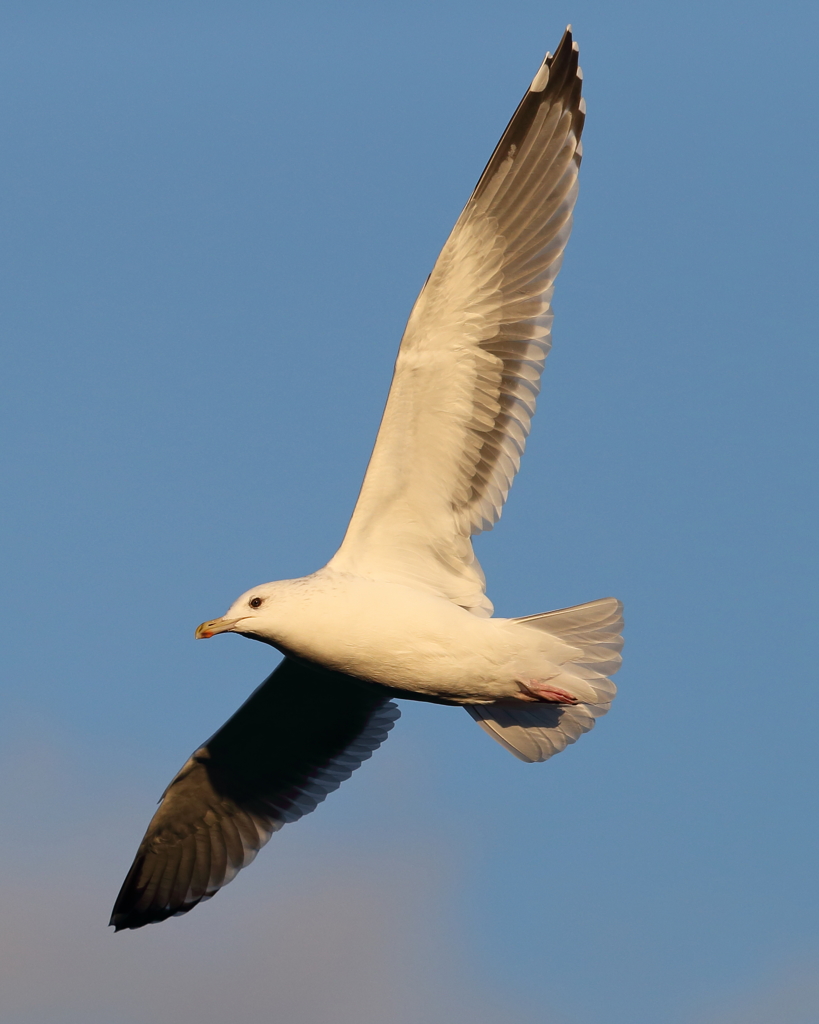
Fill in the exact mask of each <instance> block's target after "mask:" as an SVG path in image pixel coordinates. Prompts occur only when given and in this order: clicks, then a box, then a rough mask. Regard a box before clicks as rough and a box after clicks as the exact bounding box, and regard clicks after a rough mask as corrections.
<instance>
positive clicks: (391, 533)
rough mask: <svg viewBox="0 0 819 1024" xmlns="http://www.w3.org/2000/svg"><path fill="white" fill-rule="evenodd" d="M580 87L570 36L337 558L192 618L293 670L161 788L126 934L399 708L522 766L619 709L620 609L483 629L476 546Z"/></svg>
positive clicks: (537, 297) (353, 762)
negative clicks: (429, 710) (458, 710)
mask: <svg viewBox="0 0 819 1024" xmlns="http://www.w3.org/2000/svg"><path fill="white" fill-rule="evenodd" d="M581 85H582V73H581V71H580V68H579V67H578V48H577V44H576V43H575V42H573V40H572V32H571V26H569V28H568V29H567V30H566V32H565V34H564V35H563V38H562V39H561V41H560V45H559V46H558V48H557V50H556V51H555V53H554V55H552V54H549V53H547V54H546V57H545V59H544V61H543V63H542V64H541V66H540V68H539V69H538V72H537V74H536V75H535V77H534V79H533V80H532V83H531V85H530V86H529V88H528V90H527V91H526V94H525V96H524V97H523V99H522V100H521V102H520V104H519V106H518V108H517V110H516V111H515V113H514V115H513V117H512V119H511V121H510V122H509V125H508V126H507V128H506V131H505V132H504V133H503V136H502V137H501V140H500V142H499V143H498V145H497V147H496V148H495V151H494V153H493V154H492V156H491V158H490V160H489V163H488V164H487V165H486V169H485V170H484V172H483V174H482V175H481V177H480V180H479V181H478V184H477V185H476V187H475V190H474V192H473V193H472V195H471V196H470V198H469V201H468V202H467V204H466V207H465V208H464V210H463V212H462V213H461V215H460V217H459V218H458V221H457V223H456V224H455V227H454V228H453V230H452V233H451V234H450V236H449V238H448V239H447V242H446V244H445V245H444V247H443V249H442V251H441V253H440V255H439V257H438V259H437V261H436V263H435V266H434V268H433V270H432V273H431V274H430V275H429V277H428V278H427V281H426V283H425V285H424V287H423V288H422V289H421V294H420V295H419V296H418V299H417V300H416V302H415V305H414V307H413V309H412V312H411V313H410V317H409V320H408V322H407V326H406V329H405V331H404V336H403V338H402V340H401V345H400V348H399V351H398V358H397V360H396V364H395V372H394V375H393V379H392V384H391V386H390V392H389V396H388V399H387V405H386V408H385V411H384V416H383V419H382V421H381V426H380V428H379V431H378V436H377V438H376V442H375V448H374V449H373V453H372V457H371V459H370V463H369V465H368V467H367V472H366V475H365V477H364V483H363V485H362V487H361V491H360V494H359V497H358V501H357V503H356V506H355V509H354V511H353V515H352V519H351V520H350V524H349V526H348V528H347V532H346V534H345V536H344V540H343V542H342V544H341V547H340V548H339V550H338V552H337V553H336V554H335V555H334V556H333V558H332V559H331V560H330V562H329V563H328V564H327V565H326V566H324V568H323V569H319V570H318V571H317V572H314V573H313V574H312V575H311V576H305V577H303V578H301V579H295V580H280V581H278V582H275V583H264V584H262V585H261V586H257V587H253V588H252V589H250V590H248V591H247V592H246V593H244V594H242V596H241V597H240V598H238V600H236V601H235V602H234V603H233V605H232V606H231V607H230V608H229V609H228V611H227V612H226V614H225V615H223V616H222V617H221V618H217V619H211V620H210V621H208V622H203V623H202V624H201V625H200V626H199V627H198V628H197V630H196V636H197V638H206V637H212V636H214V635H216V634H217V633H239V634H240V635H241V636H246V637H249V638H251V639H253V640H260V641H262V642H263V643H266V644H270V645H271V646H273V647H275V648H277V649H278V650H279V651H280V652H281V653H282V654H283V655H284V660H283V661H282V662H281V663H280V664H279V665H278V667H277V668H276V670H275V671H274V672H273V673H272V675H270V676H269V678H268V679H267V680H266V681H265V682H264V683H262V685H261V686H260V687H259V688H258V689H257V690H256V691H255V692H254V693H253V694H252V695H251V696H250V698H249V699H248V700H247V701H246V703H245V704H243V705H242V707H241V708H240V709H239V710H238V711H237V712H236V714H235V715H234V716H233V717H232V718H230V719H229V720H228V722H227V723H226V724H225V725H223V726H222V728H221V729H219V731H218V732H217V733H216V734H215V735H214V736H212V737H211V739H209V740H208V741H207V742H206V743H205V744H204V745H203V746H201V747H200V748H199V749H198V750H196V751H195V752H194V753H193V754H192V756H191V757H190V758H189V760H188V761H187V762H186V763H185V764H184V765H183V767H182V769H181V770H180V771H179V773H178V774H177V775H176V777H175V778H174V779H173V780H172V781H171V783H170V785H169V786H168V788H167V789H166V790H165V793H164V794H163V796H162V798H161V800H160V805H159V808H158V810H157V812H156V814H155V815H154V817H153V819H152V821H151V822H150V824H149V826H148V830H147V832H146V834H145V837H144V839H143V840H142V843H141V845H140V847H139V850H138V851H137V854H136V858H135V860H134V863H133V865H132V866H131V869H130V871H129V872H128V875H127V877H126V879H125V882H124V884H123V886H122V889H121V891H120V893H119V896H118V897H117V900H116V903H115V906H114V911H113V915H112V917H111V924H112V925H113V926H114V928H115V929H116V930H117V931H119V930H121V929H127V928H141V927H142V926H143V925H146V924H149V923H150V922H153V921H163V920H165V919H166V918H168V917H171V916H172V915H180V914H184V913H186V912H187V911H189V910H191V909H192V908H193V907H195V906H196V905H197V904H198V903H201V902H202V901H203V900H207V899H209V898H210V897H211V896H213V895H214V894H215V893H216V892H217V891H218V890H219V889H220V888H221V887H222V886H224V885H226V884H227V883H228V882H230V881H231V879H233V878H234V877H235V875H236V874H237V872H238V871H240V870H241V869H242V868H243V867H245V866H246V865H248V864H249V863H250V862H251V861H252V860H253V858H254V857H255V856H256V854H257V853H258V851H259V850H260V849H261V847H262V846H264V844H265V843H266V842H267V841H268V840H269V839H270V837H271V836H272V835H273V833H274V832H276V831H278V830H279V829H280V828H281V827H282V826H283V825H286V824H288V823H289V822H292V821H296V820H297V819H298V818H301V817H302V816H303V815H305V814H308V813H309V812H310V811H312V810H314V809H315V807H316V805H317V804H319V803H320V802H321V801H322V800H324V798H325V797H326V796H327V795H328V794H329V793H331V792H333V790H335V789H337V788H338V787H339V786H340V785H341V783H342V782H343V781H344V780H345V779H347V778H349V776H350V775H351V774H352V772H353V771H355V769H356V768H358V767H359V765H360V764H361V763H362V762H363V761H365V760H366V759H367V758H369V757H370V756H371V755H372V754H373V752H374V751H375V750H376V749H377V748H378V747H379V746H380V745H381V744H382V743H383V741H384V740H385V739H386V737H387V734H388V732H389V730H390V729H391V728H392V727H393V725H394V723H395V721H396V719H397V718H398V716H399V714H400V712H399V710H398V707H397V705H396V704H395V703H394V702H393V699H392V698H395V697H398V698H405V699H410V700H422V701H428V702H431V703H437V704H450V705H460V706H462V707H464V708H465V709H466V710H467V712H468V713H469V714H470V715H471V716H472V718H473V719H475V721H476V722H477V723H478V724H479V725H480V726H481V727H482V728H483V729H484V730H485V731H486V732H487V733H489V735H490V736H492V737H493V739H495V740H497V741H498V742H499V743H500V744H501V745H502V746H503V747H505V748H506V749H507V750H508V751H510V752H511V753H512V754H514V755H515V756H516V757H518V758H519V759H520V760H522V761H527V762H535V761H545V760H546V759H547V758H549V757H551V756H552V755H553V754H556V753H558V752H559V751H561V750H563V749H564V748H565V747H566V746H567V745H568V744H570V743H574V741H575V740H576V739H577V738H578V737H579V736H580V735H581V734H582V733H584V732H588V731H589V730H590V729H591V728H592V726H593V725H594V723H595V719H597V718H598V717H600V716H601V715H603V714H605V713H606V712H607V711H608V710H609V707H610V706H611V702H612V700H613V698H614V695H615V691H616V688H615V686H614V684H613V683H612V682H611V679H610V678H609V677H610V676H611V675H613V674H614V673H615V672H616V671H617V669H618V668H619V667H620V661H621V658H620V650H621V648H622V639H621V636H620V632H621V629H622V624H623V620H622V605H621V603H620V602H619V601H618V600H616V599H615V598H613V597H607V598H603V599H602V600H597V601H591V602H589V603H587V604H581V605H577V606H575V607H572V608H562V609H560V610H558V611H551V612H545V613H543V614H539V615H527V616H524V617H523V618H513V619H505V618H498V617H493V616H492V611H493V609H492V604H491V602H490V601H489V598H488V597H487V596H486V589H485V578H484V575H483V572H482V571H481V567H480V565H479V564H478V561H477V560H476V558H475V555H474V553H473V550H472V542H471V537H472V536H473V535H474V534H476V533H480V532H481V531H483V530H489V529H491V528H492V527H493V526H494V524H495V523H496V522H497V520H498V519H499V518H500V514H501V511H502V508H503V504H504V502H505V501H506V496H507V494H508V493H509V488H510V486H511V484H512V480H513V478H514V476H515V473H516V472H517V470H518V467H519V465H520V458H521V455H522V454H523V449H524V445H525V443H526V437H527V435H528V433H529V427H530V423H531V419H532V415H533V414H534V411H535V400H536V397H537V394H538V391H539V387H540V376H541V372H542V370H543V365H544V361H545V359H546V355H547V353H548V351H549V348H550V345H551V340H550V335H551V322H552V313H551V312H550V302H551V297H552V291H553V287H554V280H555V277H556V276H557V272H558V270H559V269H560V265H561V262H562V258H563V250H564V248H565V246H566V242H567V240H568V238H569V233H570V231H571V225H572V210H573V208H574V204H575V199H576V197H577V176H578V169H579V167H580V160H581V155H582V149H581V143H580V135H581V132H582V129H583V122H584V119H585V102H584V100H583V99H582V98H581Z"/></svg>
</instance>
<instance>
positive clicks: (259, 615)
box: [195, 583, 275, 640]
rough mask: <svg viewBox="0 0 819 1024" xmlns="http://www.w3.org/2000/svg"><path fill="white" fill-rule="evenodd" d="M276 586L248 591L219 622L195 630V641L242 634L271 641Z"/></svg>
mask: <svg viewBox="0 0 819 1024" xmlns="http://www.w3.org/2000/svg"><path fill="white" fill-rule="evenodd" d="M274 589H275V584H270V583H263V584H262V585H261V586H259V587H253V589H252V590H248V591H246V593H244V594H242V596H241V597H240V598H237V600H236V601H234V602H233V604H232V605H231V606H230V608H228V610H227V611H226V612H225V614H224V615H223V616H222V617H221V618H219V619H211V620H210V621H209V622H203V623H202V624H201V625H199V626H197V627H196V634H195V635H196V639H197V640H206V639H208V638H209V637H212V636H216V634H217V633H241V634H243V635H245V636H253V637H258V638H259V639H260V640H270V638H271V636H272V626H273V615H272V610H273V609H272V605H273V590H274Z"/></svg>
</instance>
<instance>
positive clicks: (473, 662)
mask: <svg viewBox="0 0 819 1024" xmlns="http://www.w3.org/2000/svg"><path fill="white" fill-rule="evenodd" d="M254 598H257V599H261V600H262V602H263V603H262V605H261V606H260V609H259V612H258V613H256V614H253V615H251V616H247V617H242V613H243V612H245V611H246V610H247V605H248V602H249V601H251V600H253V599H254ZM225 619H227V620H229V621H232V622H235V625H234V626H233V627H232V632H237V633H243V634H246V635H249V636H253V637H254V638H256V639H261V640H264V641H265V642H267V643H270V644H272V645H273V646H274V647H278V648H279V649H280V650H282V651H284V652H285V653H286V654H290V655H293V656H295V657H298V658H301V659H303V660H305V661H309V662H313V663H315V664H318V665H321V666H323V667H324V668H327V669H329V670H331V671H333V672H341V673H344V674H345V675H349V676H354V677H355V678H357V679H363V680H365V681H367V682H371V683H379V684H381V685H382V686H386V687H390V688H395V689H400V690H409V691H412V692H413V693H417V694H419V695H426V696H431V697H442V698H444V699H445V700H448V701H452V702H455V703H459V704H486V703H492V702H494V701H498V700H521V699H523V700H529V699H530V698H529V697H528V696H527V694H526V691H524V690H523V689H522V687H523V686H525V687H528V688H531V684H532V683H533V682H534V681H538V682H542V683H548V682H551V681H555V685H558V681H560V683H562V685H561V689H564V690H565V691H567V692H568V693H569V694H570V695H571V696H572V697H574V698H576V699H577V700H582V701H588V702H590V703H601V702H607V701H610V700H611V699H612V697H613V695H614V687H613V684H611V683H608V682H607V685H602V683H601V684H598V686H596V687H595V686H593V685H591V684H590V683H589V682H588V681H586V680H584V679H582V678H580V677H579V676H575V675H574V674H572V673H571V669H570V666H571V662H572V660H573V658H576V657H577V656H578V654H579V651H578V648H577V647H573V646H572V645H571V644H570V643H567V642H566V641H564V640H561V639H560V637H559V636H557V635H554V634H553V633H549V632H545V631H544V630H542V629H535V628H532V627H531V626H530V625H527V624H526V622H525V621H524V622H522V621H520V620H516V619H502V618H485V617H479V616H476V615H473V614H471V613H470V612H468V611H466V610H465V609H464V608H461V607H460V606H458V605H456V604H453V603H452V602H451V601H449V600H447V599H446V598H444V597H440V596H438V595H436V594H432V593H429V592H427V591H424V590H418V589H417V588H415V587H410V586H407V585H405V584H401V583H384V582H382V581H379V580H368V579H364V578H362V577H360V576H354V575H352V574H350V573H342V572H338V571H337V570H334V569H332V568H330V567H325V568H324V569H321V570H319V571H318V572H316V573H313V574H312V575H311V576H305V577H302V578H300V579H295V580H281V581H279V582H276V583H266V584H263V585H262V586H259V587H254V588H253V589H252V590H250V591H248V593H247V595H243V596H242V597H241V598H240V599H239V600H238V601H237V602H236V603H235V605H234V606H233V607H232V608H231V609H230V610H229V611H228V612H227V614H226V615H225ZM217 621H218V620H217ZM206 628H207V627H206ZM567 666H569V667H568V668H567ZM570 676H571V679H570Z"/></svg>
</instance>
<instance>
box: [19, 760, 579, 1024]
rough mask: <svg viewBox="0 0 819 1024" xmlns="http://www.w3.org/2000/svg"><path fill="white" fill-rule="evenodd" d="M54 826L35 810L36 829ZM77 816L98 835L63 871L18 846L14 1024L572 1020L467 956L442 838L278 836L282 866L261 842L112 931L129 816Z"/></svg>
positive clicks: (540, 1023) (545, 1023)
mask: <svg viewBox="0 0 819 1024" xmlns="http://www.w3.org/2000/svg"><path fill="white" fill-rule="evenodd" d="M62 782H63V787H62V792H63V793H65V791H66V789H65V783H66V779H65V777H64V778H63V780H62ZM70 788H71V787H70V786H68V789H70ZM81 790H82V787H81V786H79V785H78V786H77V787H76V792H81ZM21 802H23V803H25V802H26V799H25V795H23V798H22V801H21ZM41 806H42V805H41ZM25 816H26V811H25V808H23V809H22V810H21V815H20V816H19V817H18V818H17V822H18V824H19V823H20V822H21V820H23V819H24V818H25ZM80 817H82V815H80ZM44 824H45V823H44V822H40V823H39V825H38V824H36V823H34V822H33V821H32V822H31V833H32V835H31V838H36V839H40V837H39V836H38V835H37V833H38V832H39V831H40V830H41V829H43V828H44ZM74 824H75V827H76V828H79V829H83V828H84V829H85V831H86V840H85V842H84V844H78V843H77V842H76V841H74V842H73V843H71V842H69V844H68V848H67V849H64V850H63V856H62V858H61V861H60V863H61V867H60V870H59V872H55V871H54V870H53V868H49V866H48V859H40V858H36V859H34V860H32V861H31V862H30V863H29V864H28V865H26V864H25V861H24V858H14V859H16V860H17V862H18V865H19V866H18V868H17V871H16V872H15V873H14V874H15V875H16V877H8V878H7V879H6V881H5V882H4V883H3V884H2V885H0V902H1V903H2V906H3V914H2V921H1V922H0V1019H2V1021H3V1024H55V1022H58V1021H59V1024H112V1022H116V1024H168V1022H169V1021H173V1022H174V1024H188V1022H191V1024H193V1022H196V1024H224V1022H225V1021H228V1020H243V1021H248V1022H259V1024H262V1022H267V1021H271V1022H273V1021H275V1022H282V1024H385V1022H389V1024H420V1022H424V1024H467V1022H469V1024H506V1022H507V1021H509V1020H510V1019H514V1020H516V1021H532V1022H533V1024H535V1022H536V1024H574V1022H570V1021H568V1020H567V1018H565V1017H563V1016H558V1015H553V1014H550V1012H549V1011H548V1010H545V1009H543V1008H537V1010H536V1011H535V1010H531V1009H530V1010H527V1009H526V1008H525V1007H523V1006H521V1005H519V1004H518V1005H515V1006H514V1008H512V1007H510V1006H509V1005H508V1004H509V993H508V992H506V991H504V986H503V979H502V978H498V979H494V978H487V977H485V976H483V977H482V976H481V973H480V970H479V969H478V968H477V967H475V968H472V967H470V965H468V964H467V963H465V962H464V955H463V952H462V951H463V949H464V948H465V947H466V946H467V945H468V944H467V942H466V941H465V937H464V936H463V935H461V936H458V934H457V933H453V929H451V928H450V926H449V923H448V921H447V916H448V914H449V913H450V911H449V903H448V899H447V893H446V879H445V877H444V872H442V871H441V870H440V868H439V866H438V863H439V861H436V857H435V855H434V854H433V853H432V852H430V853H429V854H428V855H426V854H421V855H418V854H409V855H407V854H403V853H400V852H395V853H393V854H392V855H390V856H387V857H385V856H384V851H383V849H382V850H380V851H379V853H378V855H376V854H371V855H367V857H366V858H364V859H357V858H355V857H353V856H351V855H350V854H349V853H347V854H345V855H343V856H341V857H339V855H338V851H337V850H336V851H335V852H333V853H327V852H325V853H319V854H317V855H316V854H313V853H311V854H310V855H309V858H308V859H309V863H308V864H307V865H306V867H305V863H304V860H303V859H301V860H300V861H299V860H298V858H299V854H298V853H297V852H295V851H294V849H293V848H287V847H283V846H282V844H281V843H280V844H279V848H278V850H276V851H275V853H276V854H277V855H278V856H276V857H275V861H276V862H275V866H274V865H273V861H272V860H271V859H270V858H271V854H273V853H274V851H273V850H272V849H269V850H266V851H264V854H263V857H264V856H265V854H266V855H267V856H266V857H265V860H266V861H267V864H266V866H263V865H262V863H261V862H260V864H259V865H257V866H255V868H251V869H250V872H248V873H247V875H243V876H242V877H241V878H240V879H239V880H237V882H236V883H234V885H232V886H231V889H230V890H229V891H228V892H226V893H224V894H220V895H219V896H218V897H217V900H218V904H219V905H218V906H217V903H216V902H215V901H214V902H212V903H209V904H207V905H204V906H203V907H200V908H198V909H197V910H195V911H194V912H193V913H192V914H191V915H188V916H187V917H186V918H182V919H172V920H171V921H169V922H166V923H165V924H163V925H160V926H156V927H149V928H146V929H144V930H141V931H138V932H125V933H121V934H119V935H116V936H115V935H114V934H113V932H112V931H110V930H108V929H107V928H106V927H105V924H106V920H107V914H108V910H109V904H110V903H111V900H112V897H113V895H114V893H115V887H113V888H112V884H111V883H112V879H111V877H110V874H111V873H110V865H109V863H108V862H109V861H110V860H111V859H112V856H111V850H110V844H111V837H112V836H116V835H117V833H119V832H120V831H121V828H122V825H121V822H118V821H112V822H111V823H109V825H108V826H106V825H105V823H104V822H102V823H101V822H100V821H99V820H96V821H94V822H88V823H87V824H86V825H85V826H83V823H82V821H76V822H75V823H74ZM61 831H62V830H61V829H60V828H57V829H55V832H54V834H53V835H52V837H51V843H52V844H53V845H52V846H51V863H52V864H53V863H54V861H55V859H56V853H57V851H58V849H59V848H60V847H61V845H63V844H61V840H60V833H61ZM40 842H42V840H40ZM38 845H39V844H38ZM297 845H298V844H297ZM433 845H434V843H433V841H432V840H431V841H430V848H432V846H433ZM419 848H422V847H419ZM297 861H298V863H297ZM126 867H127V865H126V864H122V865H121V868H122V870H123V871H124V869H125V868H126ZM251 872H252V877H251ZM294 878H295V879H297V881H296V882H295V884H288V880H289V879H294Z"/></svg>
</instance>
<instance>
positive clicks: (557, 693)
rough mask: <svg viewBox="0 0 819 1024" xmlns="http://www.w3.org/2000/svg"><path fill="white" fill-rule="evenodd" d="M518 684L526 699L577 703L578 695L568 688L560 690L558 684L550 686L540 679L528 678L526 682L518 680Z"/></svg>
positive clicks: (552, 702) (551, 702)
mask: <svg viewBox="0 0 819 1024" xmlns="http://www.w3.org/2000/svg"><path fill="white" fill-rule="evenodd" d="M518 686H519V687H520V689H521V694H522V696H523V699H524V700H537V701H544V702H546V703H549V704H577V703H578V699H577V697H575V696H573V695H572V694H571V693H567V692H566V690H560V689H558V687H556V686H550V685H549V684H548V683H543V682H541V681H540V680H539V679H527V680H526V682H525V683H524V682H521V681H520V680H518Z"/></svg>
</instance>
